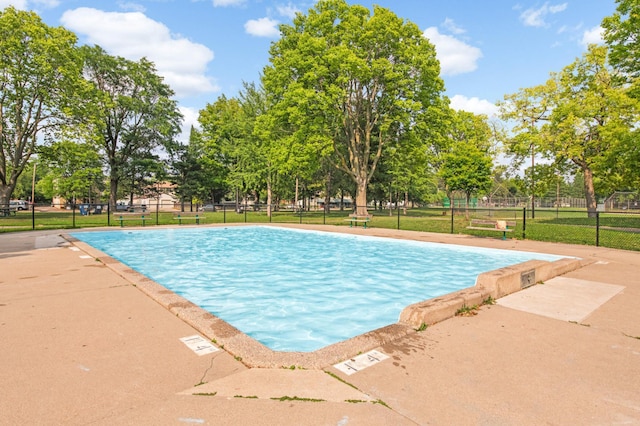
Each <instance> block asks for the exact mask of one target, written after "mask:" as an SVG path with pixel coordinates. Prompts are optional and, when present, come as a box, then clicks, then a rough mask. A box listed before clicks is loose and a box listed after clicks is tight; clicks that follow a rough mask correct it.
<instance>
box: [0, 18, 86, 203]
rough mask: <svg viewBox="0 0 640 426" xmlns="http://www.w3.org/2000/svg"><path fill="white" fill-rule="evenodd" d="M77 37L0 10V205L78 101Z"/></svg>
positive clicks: (78, 56)
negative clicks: (34, 155)
mask: <svg viewBox="0 0 640 426" xmlns="http://www.w3.org/2000/svg"><path fill="white" fill-rule="evenodd" d="M75 45H76V36H75V35H74V34H73V33H72V32H70V31H67V30H65V29H64V28H53V27H49V26H47V25H45V24H44V23H43V22H42V21H41V19H40V17H39V16H38V15H36V14H35V13H33V12H23V11H18V10H16V9H15V8H13V7H7V8H5V9H4V10H1V11H0V206H6V205H8V203H9V198H11V194H12V192H13V190H14V188H15V186H16V184H17V182H18V178H19V177H20V175H21V174H22V172H23V171H24V170H25V167H26V166H27V164H28V162H29V159H30V158H31V156H32V155H33V154H34V153H35V151H36V149H37V145H38V143H39V140H41V139H49V138H51V137H52V135H53V134H54V132H56V131H58V130H60V129H61V127H62V126H64V124H65V123H67V122H68V120H69V119H70V116H71V115H72V114H73V113H74V111H75V110H76V109H77V105H78V104H79V99H81V98H82V95H81V94H82V92H83V90H84V89H83V88H82V78H81V69H82V60H81V56H80V55H79V54H78V50H77V48H76V46H75Z"/></svg>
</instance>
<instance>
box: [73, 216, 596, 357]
mask: <svg viewBox="0 0 640 426" xmlns="http://www.w3.org/2000/svg"><path fill="white" fill-rule="evenodd" d="M325 228H328V227H325ZM322 229H323V230H324V228H322ZM329 232H345V231H344V230H343V229H340V230H336V231H329ZM346 232H353V233H355V232H354V231H352V230H349V231H346ZM360 232H362V231H360ZM408 235H410V234H407V239H412V238H410V237H408ZM62 237H63V238H65V239H66V240H67V241H69V242H70V243H72V244H73V245H75V246H76V247H78V248H80V249H81V250H82V251H84V252H86V253H87V254H88V255H90V256H92V257H94V258H95V259H96V260H97V261H99V262H101V263H102V264H103V265H104V266H105V267H108V268H110V269H111V270H113V271H114V272H115V273H116V274H118V275H120V276H121V277H123V278H124V279H126V280H127V281H129V282H130V283H131V284H132V285H134V286H136V287H138V289H140V290H141V291H142V292H144V293H145V294H147V295H148V296H149V297H150V298H151V299H153V300H155V301H156V302H157V303H159V304H160V305H162V306H163V307H165V308H166V309H167V310H169V311H170V312H171V313H173V314H174V315H176V316H177V317H179V318H181V319H182V320H183V321H185V322H186V323H187V324H189V325H191V326H192V327H194V328H195V329H196V330H197V331H198V332H200V333H201V334H202V335H203V336H205V337H206V338H208V339H210V340H211V341H212V342H213V343H214V344H216V345H217V346H219V347H220V348H222V349H224V350H226V351H227V352H229V353H230V354H232V355H233V356H235V357H236V359H237V360H238V361H241V362H242V363H244V364H245V365H247V366H248V367H259V368H291V367H296V368H307V369H322V368H325V367H327V366H329V365H333V364H336V363H338V362H341V361H344V360H345V359H349V358H351V357H353V356H354V355H356V354H358V353H363V352H366V351H368V350H370V349H374V348H377V347H379V346H382V345H384V344H386V343H389V342H391V341H393V340H396V339H398V338H400V337H402V336H406V335H408V334H411V333H415V332H416V331H417V329H418V328H420V326H421V325H422V324H427V325H429V324H434V323H436V322H439V321H442V320H445V319H447V318H450V317H453V316H454V315H455V313H456V311H457V310H458V309H460V308H461V307H463V306H473V305H480V304H481V303H482V302H483V300H485V299H486V298H487V297H489V296H491V297H493V298H494V299H497V298H498V297H501V296H504V295H506V294H509V293H512V292H514V291H518V290H520V289H521V288H523V287H522V282H523V281H522V280H523V276H524V277H526V281H527V284H528V285H532V284H536V283H538V282H541V281H545V280H548V279H550V278H552V277H553V276H556V275H561V274H564V273H566V272H569V271H572V270H575V269H578V268H580V267H582V266H584V265H585V264H586V263H585V261H584V260H582V259H576V258H563V259H560V260H558V261H554V262H548V261H541V260H533V261H529V262H525V263H521V264H518V265H514V266H510V267H506V268H501V269H497V270H494V271H490V272H487V273H484V274H480V275H479V276H478V278H477V279H476V285H475V286H474V287H470V288H467V289H464V290H460V291H457V292H454V293H450V294H448V295H446V296H442V297H437V298H434V299H429V300H426V301H423V302H418V303H415V304H412V305H409V306H408V307H406V308H405V309H404V310H403V311H402V313H401V315H400V319H399V321H398V322H397V323H395V324H390V325H388V326H385V327H381V328H378V329H376V330H372V331H369V332H367V333H364V334H361V335H359V336H356V337H353V338H351V339H348V340H345V341H342V342H338V343H335V344H333V345H329V346H326V347H324V348H322V349H319V350H317V351H314V352H278V351H273V350H271V349H269V348H268V347H266V346H265V345H263V344H261V343H260V342H258V341H257V340H255V339H253V338H251V337H249V336H247V335H246V334H244V333H242V332H241V331H240V330H238V329H237V328H235V327H233V326H232V325H230V324H228V323H227V322H225V321H223V320H222V319H220V318H218V317H216V316H215V315H213V314H211V313H209V312H207V311H206V310H204V309H202V308H200V307H199V306H197V305H195V304H194V303H192V302H190V301H188V300H186V299H184V298H183V297H181V296H179V295H177V294H176V293H174V292H172V291H170V290H168V289H166V288H165V287H163V286H161V285H160V284H158V283H156V282H155V281H153V280H151V279H150V278H147V277H146V276H144V275H142V274H141V273H139V272H137V271H135V270H133V269H131V268H129V267H128V266H126V265H124V264H123V263H120V262H119V261H118V260H116V259H114V258H112V257H110V256H108V255H107V254H105V253H103V252H102V251H100V250H98V249H96V248H94V247H92V246H90V245H89V244H86V243H84V242H82V241H80V240H78V239H77V238H74V237H73V236H70V235H62ZM587 263H590V262H587ZM532 271H533V273H532Z"/></svg>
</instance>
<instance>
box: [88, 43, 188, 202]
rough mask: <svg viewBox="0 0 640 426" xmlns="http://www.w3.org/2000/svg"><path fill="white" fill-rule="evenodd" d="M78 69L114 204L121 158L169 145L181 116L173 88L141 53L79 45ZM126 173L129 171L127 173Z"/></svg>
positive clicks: (138, 157)
mask: <svg viewBox="0 0 640 426" xmlns="http://www.w3.org/2000/svg"><path fill="white" fill-rule="evenodd" d="M82 50H83V53H84V58H85V67H84V73H85V76H86V78H87V79H88V80H89V81H90V82H91V83H92V84H93V87H94V89H95V90H94V93H93V99H92V100H93V110H92V111H91V116H90V117H87V120H88V121H91V126H90V129H89V132H90V137H91V138H92V140H93V141H95V142H96V143H97V144H98V146H99V149H100V152H101V153H102V155H103V158H104V161H105V163H106V166H107V167H108V170H109V188H110V195H109V203H110V205H111V207H112V208H113V209H114V210H115V205H116V201H117V199H118V189H119V184H120V181H121V180H122V179H124V178H125V177H126V176H127V174H128V173H127V172H130V171H131V170H128V171H127V164H129V163H130V162H133V161H135V160H143V159H145V160H146V159H148V158H149V153H150V152H152V151H154V150H155V149H157V148H161V147H164V146H169V145H171V144H172V143H173V139H174V137H175V136H176V135H177V134H178V133H179V131H180V123H181V120H182V116H181V114H180V112H179V110H178V106H177V103H176V101H175V100H173V99H172V97H173V94H174V93H173V91H172V90H171V88H170V87H169V86H168V85H166V84H165V83H164V82H163V80H162V77H160V76H159V75H158V74H157V73H156V70H155V67H154V65H153V63H151V62H149V61H148V60H146V59H145V58H142V59H140V60H139V61H130V60H128V59H125V58H122V57H117V56H111V55H109V54H107V53H106V52H105V51H104V50H103V49H102V48H101V47H99V46H93V47H90V46H84V47H83V48H82ZM129 175H130V173H129Z"/></svg>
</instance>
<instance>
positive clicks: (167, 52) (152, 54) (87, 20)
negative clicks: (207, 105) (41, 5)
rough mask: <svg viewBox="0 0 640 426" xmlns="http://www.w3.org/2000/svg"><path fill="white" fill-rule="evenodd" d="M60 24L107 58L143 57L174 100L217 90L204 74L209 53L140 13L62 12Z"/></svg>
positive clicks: (86, 9)
mask: <svg viewBox="0 0 640 426" xmlns="http://www.w3.org/2000/svg"><path fill="white" fill-rule="evenodd" d="M61 22H62V24H63V25H64V26H65V27H66V28H68V29H70V30H72V31H74V32H75V33H76V34H78V35H84V36H85V37H86V39H87V40H86V41H87V43H88V44H97V45H99V46H101V47H102V48H103V49H105V50H106V51H107V52H108V53H109V54H111V55H116V56H122V57H124V58H127V59H130V60H134V61H136V60H139V59H140V58H142V57H146V58H147V59H149V60H150V61H153V62H154V64H155V65H156V69H157V71H158V74H159V75H161V76H163V77H164V79H165V82H166V83H167V84H168V85H169V86H171V88H172V89H173V90H174V91H175V92H176V95H177V96H178V97H184V96H189V95H194V94H201V93H206V92H215V91H217V90H219V88H218V87H217V86H216V85H215V83H214V82H213V81H212V79H211V78H210V77H208V76H207V75H206V74H205V72H206V67H207V64H208V63H209V62H210V61H212V60H213V52H212V51H211V50H210V49H209V48H208V47H206V46H204V45H202V44H199V43H194V42H192V41H190V40H188V39H186V38H183V37H179V36H176V35H174V34H171V32H170V31H169V28H167V27H166V26H165V25H164V24H162V23H160V22H157V21H154V20H152V19H149V18H148V17H147V16H145V15H144V14H143V13H140V12H130V13H118V12H104V11H101V10H97V9H92V8H87V7H82V8H78V9H74V10H68V11H66V12H65V13H64V14H63V15H62V18H61Z"/></svg>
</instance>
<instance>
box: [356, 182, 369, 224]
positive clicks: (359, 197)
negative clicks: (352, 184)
mask: <svg viewBox="0 0 640 426" xmlns="http://www.w3.org/2000/svg"><path fill="white" fill-rule="evenodd" d="M356 184H357V186H356V215H358V216H369V212H368V211H367V180H366V178H359V179H358V181H357V182H356Z"/></svg>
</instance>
